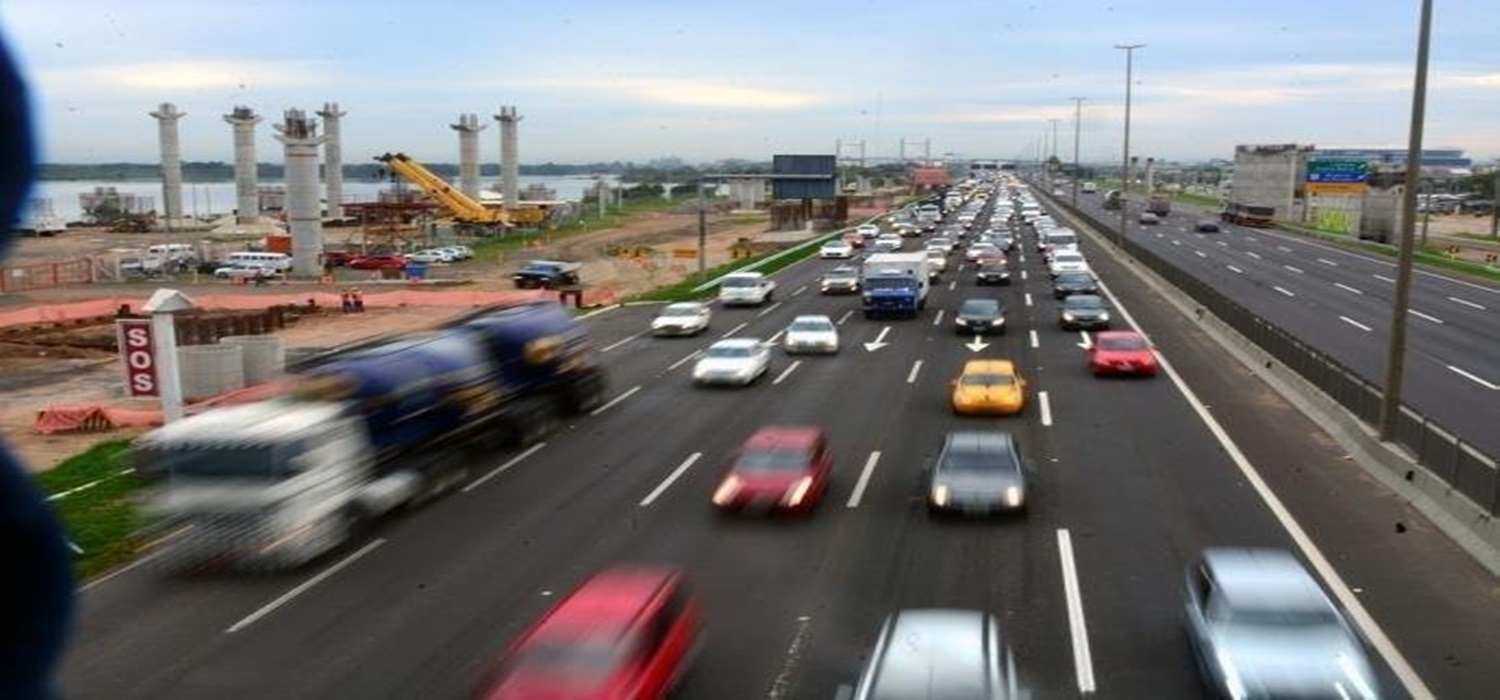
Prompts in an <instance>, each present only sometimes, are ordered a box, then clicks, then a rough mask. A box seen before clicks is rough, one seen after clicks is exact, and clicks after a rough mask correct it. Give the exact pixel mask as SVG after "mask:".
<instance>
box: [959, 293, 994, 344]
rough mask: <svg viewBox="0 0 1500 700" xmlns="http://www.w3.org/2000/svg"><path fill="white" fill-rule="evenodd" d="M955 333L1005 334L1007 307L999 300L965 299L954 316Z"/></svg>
mask: <svg viewBox="0 0 1500 700" xmlns="http://www.w3.org/2000/svg"><path fill="white" fill-rule="evenodd" d="M953 331H954V332H955V333H958V334H959V335H971V334H976V335H977V334H981V333H1004V332H1005V307H1003V306H1001V305H1000V300H999V299H965V300H964V303H963V304H960V305H959V307H958V311H957V312H956V313H954V314H953Z"/></svg>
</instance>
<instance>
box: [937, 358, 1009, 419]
mask: <svg viewBox="0 0 1500 700" xmlns="http://www.w3.org/2000/svg"><path fill="white" fill-rule="evenodd" d="M952 405H953V412H954V413H959V414H1002V415H1009V414H1013V413H1020V412H1021V410H1022V409H1023V408H1025V407H1026V380H1025V379H1022V378H1021V375H1020V374H1019V373H1017V372H1016V365H1015V363H1013V362H1011V361H1010V360H969V361H968V362H965V363H964V368H963V371H961V372H959V373H958V378H957V379H954V380H953V397H952Z"/></svg>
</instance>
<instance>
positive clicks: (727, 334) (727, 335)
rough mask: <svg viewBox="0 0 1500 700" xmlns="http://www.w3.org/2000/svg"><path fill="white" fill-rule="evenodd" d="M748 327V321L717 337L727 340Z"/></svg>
mask: <svg viewBox="0 0 1500 700" xmlns="http://www.w3.org/2000/svg"><path fill="white" fill-rule="evenodd" d="M777 303H780V302H777ZM748 325H750V322H749V321H746V322H744V323H741V324H740V325H738V326H735V327H734V328H731V329H729V330H727V331H724V333H723V335H720V336H719V337H720V338H728V337H729V336H731V335H734V334H735V333H738V332H740V331H742V330H745V326H748Z"/></svg>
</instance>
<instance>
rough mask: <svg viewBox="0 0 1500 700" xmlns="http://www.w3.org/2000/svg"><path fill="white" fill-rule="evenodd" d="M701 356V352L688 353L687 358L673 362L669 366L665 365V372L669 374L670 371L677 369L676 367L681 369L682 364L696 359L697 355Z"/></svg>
mask: <svg viewBox="0 0 1500 700" xmlns="http://www.w3.org/2000/svg"><path fill="white" fill-rule="evenodd" d="M702 354H703V351H702V350H694V351H692V352H691V353H688V356H687V357H684V358H682V359H680V360H678V361H676V362H673V363H672V364H670V365H667V371H668V372H670V371H672V370H674V369H677V368H678V367H681V366H683V365H684V364H687V362H689V361H690V360H692V359H693V358H695V357H697V356H699V355H702Z"/></svg>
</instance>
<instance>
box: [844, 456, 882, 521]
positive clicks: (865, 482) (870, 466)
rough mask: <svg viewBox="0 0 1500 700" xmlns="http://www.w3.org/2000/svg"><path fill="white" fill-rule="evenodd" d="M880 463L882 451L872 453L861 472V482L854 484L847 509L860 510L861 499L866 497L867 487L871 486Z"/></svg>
mask: <svg viewBox="0 0 1500 700" xmlns="http://www.w3.org/2000/svg"><path fill="white" fill-rule="evenodd" d="M879 461H880V450H876V451H874V452H871V453H870V457H869V458H868V459H866V460H865V468H864V469H863V470H861V471H860V472H859V481H856V482H854V492H853V493H851V494H849V502H847V503H845V504H844V507H845V508H858V507H859V499H860V497H862V496H864V495H865V487H866V486H869V485H870V475H871V474H874V473H875V463H876V462H879Z"/></svg>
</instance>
